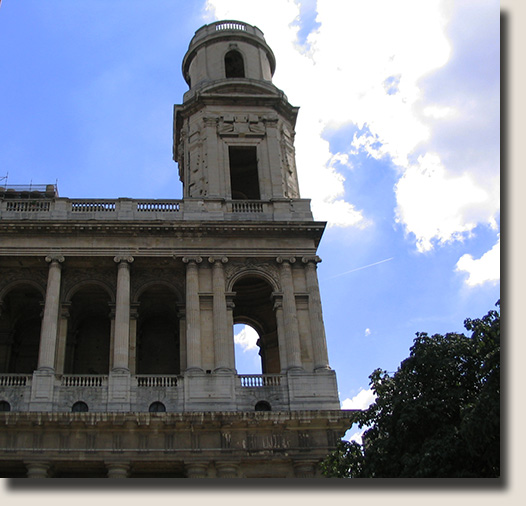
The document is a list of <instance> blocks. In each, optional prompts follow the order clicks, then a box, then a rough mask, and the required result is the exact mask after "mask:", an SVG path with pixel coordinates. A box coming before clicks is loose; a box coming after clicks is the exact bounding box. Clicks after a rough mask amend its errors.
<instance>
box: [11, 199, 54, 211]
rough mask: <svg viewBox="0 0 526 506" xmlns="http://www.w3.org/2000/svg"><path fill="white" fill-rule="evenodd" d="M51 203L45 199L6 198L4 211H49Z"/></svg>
mask: <svg viewBox="0 0 526 506" xmlns="http://www.w3.org/2000/svg"><path fill="white" fill-rule="evenodd" d="M50 207H51V203H50V202H49V201H46V200H7V201H6V205H5V209H6V211H11V212H18V213H27V212H42V211H44V212H46V211H49V209H50Z"/></svg>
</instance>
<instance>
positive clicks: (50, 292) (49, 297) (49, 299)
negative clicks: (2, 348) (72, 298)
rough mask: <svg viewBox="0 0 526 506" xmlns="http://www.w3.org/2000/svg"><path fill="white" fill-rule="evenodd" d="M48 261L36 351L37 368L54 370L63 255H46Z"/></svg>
mask: <svg viewBox="0 0 526 506" xmlns="http://www.w3.org/2000/svg"><path fill="white" fill-rule="evenodd" d="M46 262H48V263H49V271H48V278H47V288H46V299H45V303H44V317H43V319H42V329H41V331H40V348H39V352H38V370H39V371H47V372H51V373H52V372H54V370H55V348H56V344H57V331H58V313H59V308H60V278H61V271H62V265H61V264H62V262H64V257H63V256H47V257H46Z"/></svg>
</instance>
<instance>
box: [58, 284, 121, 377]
mask: <svg viewBox="0 0 526 506" xmlns="http://www.w3.org/2000/svg"><path fill="white" fill-rule="evenodd" d="M110 302H111V301H110V296H109V294H108V292H106V290H104V288H102V287H101V286H99V285H89V286H85V287H83V288H82V289H80V290H79V291H78V292H77V293H75V295H74V296H73V297H72V299H71V309H70V318H69V323H68V336H67V341H66V360H65V365H64V372H65V373H66V374H108V372H109V368H110V333H111V321H110V307H109V304H110Z"/></svg>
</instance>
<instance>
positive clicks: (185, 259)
mask: <svg viewBox="0 0 526 506" xmlns="http://www.w3.org/2000/svg"><path fill="white" fill-rule="evenodd" d="M182 261H183V263H184V264H188V265H191V264H196V265H197V264H200V263H201V262H202V261H203V258H202V257H200V256H192V257H183V258H182Z"/></svg>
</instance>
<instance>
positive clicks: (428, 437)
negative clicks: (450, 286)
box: [322, 301, 500, 478]
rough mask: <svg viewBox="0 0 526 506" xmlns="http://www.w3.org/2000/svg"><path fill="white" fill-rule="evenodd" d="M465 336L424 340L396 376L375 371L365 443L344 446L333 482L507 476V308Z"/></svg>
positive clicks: (332, 459)
mask: <svg viewBox="0 0 526 506" xmlns="http://www.w3.org/2000/svg"><path fill="white" fill-rule="evenodd" d="M496 306H497V308H498V309H497V310H492V311H490V312H489V313H488V314H487V315H486V316H484V317H483V318H481V319H475V320H471V319H467V320H465V322H464V326H465V328H466V330H468V331H470V332H471V336H470V337H467V336H465V335H464V334H455V333H451V334H446V335H440V334H435V335H433V336H429V335H428V334H426V333H417V334H416V336H417V337H416V339H415V340H414V344H413V346H412V347H411V350H410V355H409V357H408V358H406V359H405V360H404V361H403V362H402V363H401V364H400V367H399V368H398V370H397V371H396V372H395V373H394V374H393V375H392V376H391V375H390V374H388V373H387V372H386V371H382V370H380V369H377V370H375V371H374V372H373V373H372V374H371V376H370V380H371V383H370V384H371V387H372V389H373V391H374V392H375V394H376V401H375V402H374V403H373V404H372V405H371V406H370V407H369V408H368V409H366V410H364V411H361V412H360V413H359V414H358V417H357V419H356V421H357V423H358V425H359V427H360V428H362V427H368V429H367V430H366V431H365V432H364V434H363V444H362V445H359V444H358V443H355V442H347V441H341V442H340V443H339V445H338V447H337V449H336V451H335V452H334V453H332V454H331V455H330V456H329V457H328V458H327V459H326V460H325V461H324V463H323V464H322V469H323V472H324V474H325V475H326V476H329V477H339V478H341V477H357V478H359V477H363V478H375V477H378V478H379V477H382V478H439V477H442V478H446V477H447V478H451V477H455V478H461V477H464V478H466V477H498V476H499V475H500V301H499V302H497V304H496Z"/></svg>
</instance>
